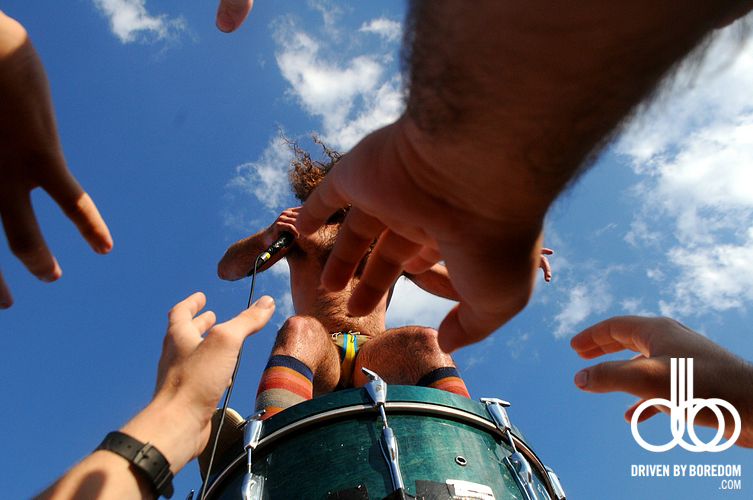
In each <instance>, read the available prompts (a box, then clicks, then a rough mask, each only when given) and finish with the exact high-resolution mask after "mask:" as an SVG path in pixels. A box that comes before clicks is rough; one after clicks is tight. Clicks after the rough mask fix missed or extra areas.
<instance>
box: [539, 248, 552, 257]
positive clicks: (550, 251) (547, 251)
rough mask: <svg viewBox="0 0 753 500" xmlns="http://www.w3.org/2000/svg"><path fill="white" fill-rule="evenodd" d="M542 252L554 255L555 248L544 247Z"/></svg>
mask: <svg viewBox="0 0 753 500" xmlns="http://www.w3.org/2000/svg"><path fill="white" fill-rule="evenodd" d="M541 253H542V254H544V255H552V254H553V253H554V250H552V249H551V248H542V249H541Z"/></svg>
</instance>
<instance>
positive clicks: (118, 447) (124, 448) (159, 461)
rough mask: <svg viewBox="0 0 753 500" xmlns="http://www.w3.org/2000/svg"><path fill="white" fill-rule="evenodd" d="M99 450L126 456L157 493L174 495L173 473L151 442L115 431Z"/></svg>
mask: <svg viewBox="0 0 753 500" xmlns="http://www.w3.org/2000/svg"><path fill="white" fill-rule="evenodd" d="M97 450H107V451H111V452H113V453H117V454H118V455H120V456H121V457H123V458H125V459H126V460H128V461H129V462H131V465H132V466H133V467H135V468H136V470H138V471H140V472H141V473H142V475H143V476H144V477H146V479H147V481H149V484H151V485H152V488H154V491H155V492H156V493H157V495H158V496H159V495H164V496H165V498H170V497H171V496H173V473H172V472H170V464H169V463H168V461H167V459H166V458H165V457H164V455H162V453H160V451H159V450H158V449H157V448H155V447H154V446H152V445H151V444H149V443H146V444H144V443H142V442H141V441H138V440H136V439H133V438H132V437H131V436H129V435H127V434H123V433H122V432H118V431H114V432H111V433H109V434H108V435H107V437H105V440H104V441H102V444H100V445H99V446H98V447H97ZM95 451H96V450H95Z"/></svg>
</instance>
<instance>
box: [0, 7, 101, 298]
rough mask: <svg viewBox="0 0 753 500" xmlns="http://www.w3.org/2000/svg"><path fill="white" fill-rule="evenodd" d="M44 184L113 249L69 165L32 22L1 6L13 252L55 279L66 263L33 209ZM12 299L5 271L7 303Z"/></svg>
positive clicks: (6, 211) (6, 208)
mask: <svg viewBox="0 0 753 500" xmlns="http://www.w3.org/2000/svg"><path fill="white" fill-rule="evenodd" d="M37 187H41V188H42V189H44V190H45V191H47V192H48V193H49V194H50V196H52V198H53V199H54V200H55V202H56V203H57V204H58V205H59V206H60V208H61V209H62V210H63V212H64V213H65V214H66V216H68V218H69V219H70V220H71V221H72V222H73V223H74V224H75V225H76V227H78V230H79V232H80V233H81V235H82V236H83V237H84V239H86V241H87V242H88V243H89V245H90V246H91V247H92V249H93V250H94V251H95V252H97V253H100V254H104V253H107V252H109V251H110V249H112V245H113V243H112V238H111V237H110V232H109V230H108V229H107V225H106V224H105V221H104V220H103V219H102V217H101V216H100V214H99V211H98V210H97V207H96V206H95V205H94V202H93V201H92V199H91V198H90V197H89V195H88V194H86V192H84V190H83V189H82V188H81V186H80V185H79V183H78V182H77V181H76V179H75V178H74V177H73V175H72V174H71V172H70V171H69V170H68V168H67V166H66V162H65V157H64V155H63V148H62V145H61V144H60V138H59V137H58V131H57V124H56V122H55V111H54V109H53V106H52V98H51V96H50V90H49V84H48V82H47V75H46V74H45V71H44V67H43V66H42V61H41V60H40V59H39V56H38V55H37V52H36V50H34V46H33V45H32V43H31V40H30V39H29V37H28V35H27V34H26V30H25V29H24V28H23V27H22V26H21V25H20V24H19V23H18V22H16V21H15V20H14V19H11V18H10V17H8V16H6V15H5V14H4V13H3V12H2V11H0V216H2V220H3V227H4V228H5V234H6V236H7V238H8V245H9V246H10V248H11V250H12V251H13V253H14V254H15V255H16V257H18V258H19V259H20V260H21V262H23V264H24V265H25V266H26V268H27V269H28V270H29V271H30V272H31V273H32V274H34V275H35V276H36V277H37V278H39V279H40V280H42V281H48V282H49V281H55V280H57V279H58V278H59V277H60V276H61V275H62V270H61V269H60V266H59V265H58V263H57V260H55V257H54V256H53V255H52V252H50V249H49V248H48V247H47V244H46V243H45V241H44V237H43V236H42V232H41V230H40V229H39V225H38V223H37V220H36V217H35V215H34V209H33V208H32V205H31V196H30V192H31V191H32V190H33V189H35V188H37ZM12 303H13V297H12V295H11V293H10V290H9V289H8V287H7V286H6V285H5V282H4V281H3V277H2V274H1V273H0V309H5V308H7V307H10V306H11V304H12Z"/></svg>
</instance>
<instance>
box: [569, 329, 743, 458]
mask: <svg viewBox="0 0 753 500" xmlns="http://www.w3.org/2000/svg"><path fill="white" fill-rule="evenodd" d="M570 346H571V347H572V348H573V349H575V351H576V352H577V353H578V355H579V356H580V357H581V358H584V359H594V358H597V357H599V356H602V355H604V354H609V353H613V352H618V351H622V350H629V351H634V352H637V353H639V355H638V356H636V357H634V358H633V359H630V360H625V361H607V362H603V363H599V364H597V365H594V366H591V367H589V368H585V369H583V370H581V371H580V372H578V374H577V375H576V376H575V385H576V386H578V387H579V388H580V389H582V390H584V391H587V392H614V391H622V392H627V393H630V394H633V395H635V396H638V397H639V398H641V401H639V402H638V403H636V404H634V405H633V406H632V407H630V409H628V411H627V412H626V413H625V419H626V420H627V421H628V422H630V421H631V419H632V418H633V413H634V412H635V410H636V409H637V408H638V406H639V405H640V404H641V403H642V402H643V401H646V400H648V399H653V398H664V399H669V395H670V367H669V360H670V358H693V363H694V372H695V373H694V374H693V380H694V384H695V387H694V389H693V395H694V397H696V398H702V399H708V398H719V399H723V400H725V401H727V402H729V403H730V404H732V406H733V407H734V408H735V409H736V410H737V411H738V413H739V414H740V418H741V421H742V432H741V434H740V437H739V438H738V440H737V441H736V443H735V444H737V445H738V446H742V447H745V448H753V400H751V397H750V395H751V394H752V393H753V365H751V364H750V363H748V362H746V361H744V360H742V359H741V358H740V357H738V356H736V355H734V354H732V353H731V352H729V351H728V350H726V349H724V348H723V347H721V346H719V345H717V344H715V343H714V342H712V341H710V340H709V339H707V338H706V337H704V336H702V335H700V334H698V333H696V332H694V331H693V330H691V329H689V328H687V327H685V326H683V325H681V324H680V323H678V322H677V321H674V320H672V319H669V318H642V317H638V316H622V317H615V318H611V319H608V320H606V321H602V322H601V323H599V324H597V325H594V326H592V327H590V328H587V329H586V330H584V331H582V332H581V333H579V334H578V335H576V336H575V337H573V338H572V340H571V341H570ZM660 411H668V409H667V408H664V407H659V408H657V407H656V406H651V407H648V408H646V410H645V411H643V413H641V414H640V415H639V421H643V420H646V419H647V418H649V417H651V416H653V415H655V414H657V413H659V412H660ZM722 411H723V413H725V421H726V422H732V421H733V419H732V416H731V414H729V413H727V411H726V410H725V409H722ZM695 422H696V423H698V424H700V425H706V426H709V427H714V428H718V425H719V421H718V420H717V418H716V416H715V415H714V414H713V413H712V412H711V411H709V410H705V411H702V412H700V413H699V414H698V417H697V418H696V419H695ZM724 429H725V432H724V435H725V437H727V438H728V439H729V437H730V435H731V434H732V432H733V431H734V430H735V429H734V426H733V425H725V427H724Z"/></svg>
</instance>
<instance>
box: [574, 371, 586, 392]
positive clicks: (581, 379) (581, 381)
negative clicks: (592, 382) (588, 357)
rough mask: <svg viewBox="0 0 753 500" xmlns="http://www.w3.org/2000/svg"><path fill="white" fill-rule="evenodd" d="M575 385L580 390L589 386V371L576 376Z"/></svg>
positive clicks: (580, 372)
mask: <svg viewBox="0 0 753 500" xmlns="http://www.w3.org/2000/svg"><path fill="white" fill-rule="evenodd" d="M575 385H576V386H577V387H578V388H580V389H584V388H585V387H586V386H587V385H588V370H581V371H579V372H578V373H576V374H575Z"/></svg>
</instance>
